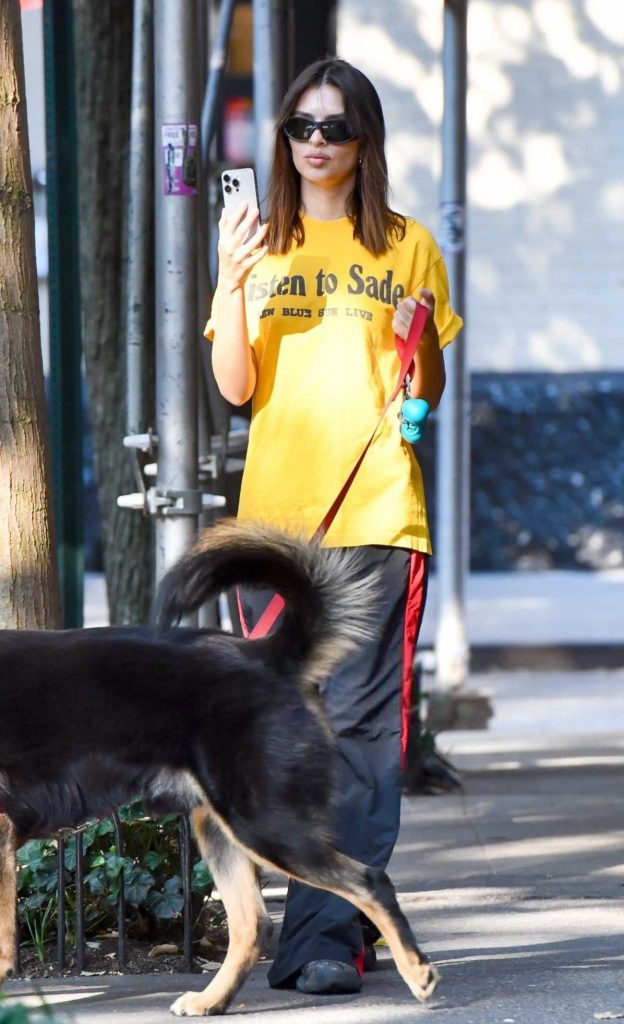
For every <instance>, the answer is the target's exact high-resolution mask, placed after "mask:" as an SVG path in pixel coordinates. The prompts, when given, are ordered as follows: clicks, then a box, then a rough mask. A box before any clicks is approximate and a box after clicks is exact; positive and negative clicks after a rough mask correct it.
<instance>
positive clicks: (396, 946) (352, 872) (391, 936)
mask: <svg viewBox="0 0 624 1024" xmlns="http://www.w3.org/2000/svg"><path fill="white" fill-rule="evenodd" d="M311 846H313V844H311ZM309 852H310V857H309V859H308V857H306V858H305V862H304V863H300V864H294V863H293V864H292V865H291V866H290V868H289V869H288V873H289V874H290V875H292V877H293V878H297V879H298V881H300V882H305V883H306V884H307V885H314V886H316V887H317V888H320V889H327V890H329V891H330V892H333V893H335V894H336V895H337V896H342V897H343V898H344V899H346V900H349V902H350V903H353V904H354V906H356V907H357V908H358V910H361V911H362V913H364V914H365V915H366V917H368V918H369V919H370V920H371V921H372V922H373V924H375V925H376V926H377V928H378V929H379V931H380V932H381V934H382V935H383V937H384V939H385V940H386V942H387V943H388V946H389V948H390V952H391V953H392V956H393V957H394V961H395V963H396V965H397V968H398V970H399V973H400V974H401V977H402V978H403V980H404V981H405V983H406V985H407V986H408V987H409V989H410V990H411V992H412V994H413V995H414V996H415V997H416V998H417V999H419V1000H420V1001H421V1002H424V1001H425V1000H426V999H429V997H430V996H431V995H432V994H433V991H434V989H435V987H436V985H437V983H438V981H439V978H440V975H439V972H438V971H437V970H436V968H435V967H433V966H432V965H431V964H430V963H429V961H428V959H427V957H426V956H425V955H424V953H422V951H421V950H420V949H419V948H418V945H417V943H416V939H415V938H414V935H413V932H412V929H411V928H410V926H409V923H408V921H407V918H406V917H405V915H404V914H403V912H402V910H401V909H400V907H399V904H398V902H397V898H396V894H395V891H394V886H393V885H392V882H391V881H390V879H389V878H388V876H387V874H386V873H385V871H382V870H381V868H370V867H366V866H365V865H364V864H360V863H358V861H355V860H352V859H351V858H350V857H346V856H344V854H341V853H339V852H338V851H337V850H335V849H334V848H333V847H330V846H327V847H325V849H323V847H322V846H321V847H320V848H319V849H318V850H317V855H314V854H313V852H312V849H310V851H309ZM282 870H284V868H282Z"/></svg>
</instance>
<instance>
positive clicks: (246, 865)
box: [171, 808, 272, 1017]
mask: <svg viewBox="0 0 624 1024" xmlns="http://www.w3.org/2000/svg"><path fill="white" fill-rule="evenodd" d="M193 826H194V829H195V834H196V836H197V841H198V843H199V848H200V850H201V853H202V856H203V857H204V859H205V861H206V863H207V864H208V866H209V868H210V870H211V872H212V877H213V878H214V881H215V884H216V886H217V888H218V890H219V894H220V896H221V899H222V900H223V905H224V907H225V911H226V914H227V922H228V930H229V944H228V950H227V955H226V957H225V961H224V962H223V965H222V967H221V968H220V970H219V971H218V972H217V974H216V975H215V977H214V978H213V979H212V981H211V982H210V984H209V985H208V986H207V988H205V989H204V990H203V991H202V992H186V993H185V994H184V995H182V996H180V998H179V999H176V1001H175V1003H174V1004H173V1005H172V1007H171V1009H172V1011H173V1013H175V1014H176V1016H178V1017H202V1016H206V1015H212V1014H219V1013H223V1012H224V1011H225V1009H226V1008H227V1006H228V1005H229V1003H230V1002H231V1000H232V998H233V997H234V995H235V994H236V992H237V991H238V989H239V988H240V987H241V985H242V984H243V982H244V980H245V978H246V977H247V975H248V974H249V971H250V970H251V968H252V967H253V965H254V964H255V963H256V961H257V959H258V957H259V955H260V953H261V951H262V946H263V944H264V940H265V939H266V938H268V936H269V935H270V933H271V931H272V924H271V920H270V918H269V916H268V914H267V911H266V907H265V905H264V901H263V899H262V894H261V892H260V888H259V886H258V880H257V871H256V868H255V865H253V864H252V863H251V861H250V860H249V858H248V857H247V855H246V854H245V853H244V852H243V851H242V850H241V849H240V848H239V847H237V846H235V845H234V844H233V843H232V842H231V840H230V839H229V838H228V837H227V836H226V835H225V834H224V833H223V831H222V830H221V829H220V828H219V826H218V825H217V824H216V822H215V821H214V819H213V818H212V816H211V814H210V812H209V811H207V810H205V809H204V808H200V809H199V810H198V811H194V812H193Z"/></svg>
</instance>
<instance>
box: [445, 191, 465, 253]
mask: <svg viewBox="0 0 624 1024" xmlns="http://www.w3.org/2000/svg"><path fill="white" fill-rule="evenodd" d="M440 221H441V223H440V248H441V249H442V252H444V253H458V252H463V251H464V245H465V223H466V211H465V207H464V204H463V203H450V202H442V203H440Z"/></svg>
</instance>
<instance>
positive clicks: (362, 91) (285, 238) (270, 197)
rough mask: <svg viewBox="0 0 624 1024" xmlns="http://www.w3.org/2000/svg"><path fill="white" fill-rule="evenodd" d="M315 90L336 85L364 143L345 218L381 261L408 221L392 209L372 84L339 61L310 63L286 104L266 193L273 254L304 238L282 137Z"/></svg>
mask: <svg viewBox="0 0 624 1024" xmlns="http://www.w3.org/2000/svg"><path fill="white" fill-rule="evenodd" d="M313 85H316V86H320V85H333V86H335V87H336V88H337V89H340V91H341V93H342V95H343V97H344V104H345V116H346V119H347V121H348V123H349V124H350V125H351V127H352V129H353V132H354V135H355V136H356V137H357V138H358V139H359V142H360V163H359V164H358V168H357V176H356V182H355V188H354V190H353V193H352V195H351V197H350V199H349V202H348V204H347V216H348V217H349V219H350V220H351V223H352V224H353V237H354V238H357V239H358V240H359V241H360V242H361V243H362V245H363V246H364V247H365V248H366V249H368V251H369V252H370V253H372V254H373V255H374V256H381V255H382V254H383V253H384V252H387V250H388V249H389V248H390V247H391V246H392V244H393V243H394V242H395V241H396V240H400V239H402V238H403V237H404V235H405V218H404V217H402V216H401V215H400V214H398V213H395V212H394V211H393V210H391V209H390V207H389V206H388V166H387V164H386V154H385V151H384V143H385V137H386V129H385V124H384V117H383V111H382V109H381V103H380V101H379V96H378V95H377V92H376V90H375V87H374V85H373V84H372V82H370V81H369V79H368V78H367V77H366V75H364V74H362V72H361V71H358V69H357V68H355V67H353V65H352V64H348V63H347V61H345V60H339V59H338V58H337V57H330V58H328V59H326V60H319V61H316V62H315V63H314V64H310V65H309V66H308V67H307V68H305V69H304V70H303V71H302V72H301V74H300V75H299V76H298V77H297V78H296V79H295V81H294V82H293V83H292V85H291V86H290V88H289V90H288V92H287V93H286V95H285V96H284V99H283V101H282V106H281V108H280V112H279V115H278V119H277V124H276V126H275V150H274V154H273V164H272V166H271V173H270V176H269V184H268V189H267V214H268V220H269V230H268V233H267V237H266V244H267V245H268V247H269V252H271V253H285V252H288V250H289V249H290V247H291V245H292V242H293V239H294V240H295V241H296V243H297V245H298V246H299V245H302V244H303V242H304V239H305V232H304V228H303V221H302V218H301V183H300V177H299V173H298V171H297V170H296V168H295V165H294V163H293V160H292V155H291V149H290V143H289V142H288V139H287V138H286V136H285V135H284V125H285V123H286V121H287V120H288V118H289V117H290V116H291V115H292V113H293V112H294V111H295V110H296V109H297V102H298V100H299V97H300V96H301V95H302V93H304V92H305V91H306V89H308V88H309V87H310V86H313Z"/></svg>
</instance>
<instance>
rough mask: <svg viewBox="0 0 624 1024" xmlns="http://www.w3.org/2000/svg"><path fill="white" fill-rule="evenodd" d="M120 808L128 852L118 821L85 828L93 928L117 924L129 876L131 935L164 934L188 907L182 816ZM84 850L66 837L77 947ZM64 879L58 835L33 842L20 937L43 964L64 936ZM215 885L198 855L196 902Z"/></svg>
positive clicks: (21, 894) (68, 895) (26, 852)
mask: <svg viewBox="0 0 624 1024" xmlns="http://www.w3.org/2000/svg"><path fill="white" fill-rule="evenodd" d="M118 813H119V818H120V820H121V831H122V840H123V855H120V853H119V851H118V850H117V848H116V845H115V831H114V825H113V822H112V819H110V818H107V819H104V820H102V821H97V822H93V823H92V824H90V825H88V826H87V827H86V828H85V829H84V830H83V831H82V837H83V838H82V842H83V871H84V908H85V909H84V913H85V928H86V933H87V936H89V935H93V934H95V933H97V932H101V931H103V930H105V929H112V928H115V927H116V924H117V900H118V897H119V892H120V888H121V879H122V878H123V885H124V894H125V898H126V903H127V904H128V907H129V914H128V928H129V934H130V935H132V934H133V928H134V930H135V931H137V930H138V929H139V928H141V929H142V930H143V931H145V930H146V929H147V930H149V931H150V932H151V933H152V935H153V936H154V937H157V936H158V935H159V934H160V933H161V932H162V930H163V926H164V922H174V921H176V920H177V919H178V918H179V917H180V915H181V913H182V907H183V894H182V878H181V875H180V844H179V826H178V822H179V819H178V817H177V815H173V814H172V815H167V816H166V817H163V818H160V819H158V820H157V821H153V820H152V819H149V818H146V817H145V816H144V814H143V810H142V807H141V804H140V803H138V802H137V803H135V804H131V805H128V806H126V807H122V808H121V810H120V811H119V812H118ZM76 851H77V840H76V838H75V837H71V838H69V839H68V840H66V842H65V905H66V929H67V932H66V935H67V941H68V943H69V944H70V945H71V944H73V943H75V909H76ZM57 881H58V843H57V841H56V840H41V839H36V840H31V841H30V842H28V843H25V844H24V846H22V847H21V848H20V850H19V851H18V886H17V888H18V913H19V921H20V926H21V930H20V935H21V937H22V940H23V941H25V942H26V943H28V944H31V945H32V946H33V947H34V948H35V950H36V953H37V956H38V958H39V960H40V962H42V963H43V961H44V958H45V946H46V943H48V942H50V941H51V940H52V939H53V937H54V935H55V934H56V923H57V922H56V910H57V906H58V895H57ZM212 888H213V880H212V877H211V875H210V872H209V871H208V868H207V867H206V865H205V864H204V862H203V861H202V860H198V861H196V862H195V863H194V865H193V872H192V891H193V893H194V894H196V897H197V899H196V902H199V903H203V900H204V898H205V897H208V896H209V895H210V893H211V892H212ZM0 1024H1V1021H0Z"/></svg>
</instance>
